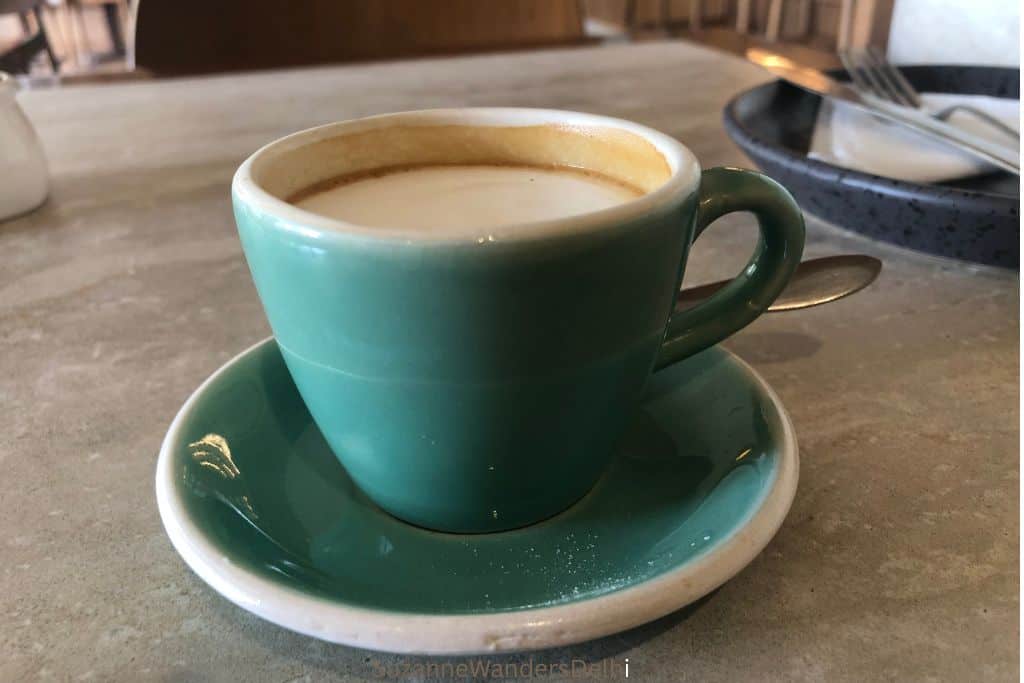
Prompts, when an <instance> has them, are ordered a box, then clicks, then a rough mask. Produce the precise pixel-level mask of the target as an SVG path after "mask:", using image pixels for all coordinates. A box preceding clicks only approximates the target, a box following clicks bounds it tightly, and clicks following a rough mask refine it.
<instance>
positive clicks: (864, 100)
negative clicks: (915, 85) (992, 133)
mask: <svg viewBox="0 0 1024 683" xmlns="http://www.w3.org/2000/svg"><path fill="white" fill-rule="evenodd" d="M747 59H749V60H750V61H751V62H753V63H754V64H757V65H758V66H760V67H762V68H764V69H766V70H768V71H770V72H771V73H773V74H775V75H776V76H778V77H779V78H781V79H782V80H784V81H787V82H789V83H792V84H793V85H795V86H797V87H799V88H802V89H804V90H806V91H807V92H810V93H813V94H815V95H819V96H821V97H827V98H829V99H831V100H837V101H839V102H845V103H847V104H850V105H852V106H854V107H857V108H858V109H862V110H864V111H866V112H868V113H871V114H874V115H875V116H879V117H881V118H884V119H887V120H889V121H894V122H896V123H900V124H902V125H904V126H906V127H908V128H912V129H914V130H916V131H917V132H919V133H922V134H924V135H927V136H928V137H930V138H932V139H934V140H939V141H941V142H944V143H946V144H948V145H952V146H953V147H956V148H957V149H961V150H963V151H965V152H967V153H969V154H972V155H974V156H976V157H978V158H979V159H982V160H984V161H987V162H988V163H990V164H992V165H993V166H997V167H999V168H1001V169H1003V170H1004V171H1009V172H1010V173H1013V174H1015V175H1018V176H1019V175H1020V155H1019V154H1017V151H1016V150H1011V149H1008V148H1006V147H1003V146H1002V145H999V144H997V143H995V142H991V141H989V140H985V139H983V138H980V137H978V136H976V135H971V134H970V133H968V132H966V131H963V130H961V129H959V128H957V127H956V126H951V125H949V124H948V123H944V122H942V121H939V120H938V119H934V118H932V117H931V116H928V114H926V113H924V112H920V111H917V110H916V109H911V108H909V107H904V106H901V105H898V104H893V103H891V102H886V101H885V100H882V99H880V98H878V97H874V96H872V95H869V94H867V93H860V92H857V91H856V90H854V89H853V88H852V87H850V86H849V85H847V84H845V83H843V82H841V81H837V80H835V79H834V78H832V77H830V76H829V75H828V74H825V73H823V72H821V71H819V70H817V69H812V68H810V67H806V66H802V65H800V64H797V63H796V62H794V61H793V60H791V59H789V58H788V57H783V56H782V55H779V54H776V53H773V52H768V51H767V50H762V49H760V48H755V47H752V48H748V49H747Z"/></svg>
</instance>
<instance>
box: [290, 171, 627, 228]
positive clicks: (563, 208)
mask: <svg viewBox="0 0 1024 683" xmlns="http://www.w3.org/2000/svg"><path fill="white" fill-rule="evenodd" d="M642 194H643V192H642V191H640V190H639V189H636V188H633V187H631V186H629V185H626V184H623V183H620V182H617V181H615V180H612V179H610V178H607V177H605V176H601V175H598V174H594V173H590V172H586V171H582V170H577V169H572V168H544V167H535V166H497V165H495V166H487V165H451V166H448V165H444V166H441V165H434V166H415V167H411V168H402V169H394V170H390V171H388V170H384V171H379V172H374V173H372V174H360V175H355V176H348V177H341V178H335V179H333V180H329V181H327V182H323V183H318V184H317V185H315V186H313V187H310V188H307V189H306V190H303V191H301V192H298V193H297V194H295V195H294V196H292V197H291V198H289V201H290V202H291V203H292V204H295V205H296V206H298V207H300V208H302V209H305V210H307V211H311V212H313V213H317V214H320V215H322V216H327V217H329V218H335V219H338V220H341V221H345V222H346V223H351V224H355V225H363V226H367V227H381V228H407V229H410V228H411V229H422V230H424V231H428V230H433V231H445V230H460V229H467V228H489V227H497V226H502V225H512V224H517V223H528V222H533V221H544V220H550V219H556V218H565V217H567V216H575V215H578V214H584V213H591V212H594V211H600V210H601V209H606V208H608V207H610V206H615V205H616V204H622V203H624V202H628V201H630V200H632V199H636V198H637V197H639V196H641V195H642Z"/></svg>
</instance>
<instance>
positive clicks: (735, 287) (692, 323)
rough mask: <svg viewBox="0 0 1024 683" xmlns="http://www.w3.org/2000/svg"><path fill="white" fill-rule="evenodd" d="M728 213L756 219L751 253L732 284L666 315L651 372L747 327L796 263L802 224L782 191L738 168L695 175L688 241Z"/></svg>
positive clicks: (778, 290)
mask: <svg viewBox="0 0 1024 683" xmlns="http://www.w3.org/2000/svg"><path fill="white" fill-rule="evenodd" d="M734 211H749V212H751V213H753V214H754V216H755V217H756V218H757V223H758V226H759V227H760V229H761V236H760V238H759V239H758V244H757V249H756V250H755V251H754V255H753V256H752V257H751V259H750V261H749V262H748V263H747V265H746V267H744V269H743V271H742V272H741V273H740V274H739V275H737V276H736V278H735V279H734V280H733V281H732V282H730V283H729V284H728V285H726V286H725V287H723V288H722V289H720V290H719V291H717V292H715V293H714V294H712V295H711V296H710V297H709V298H708V299H707V300H706V301H702V302H701V303H699V304H697V305H696V306H694V307H693V308H690V309H688V310H685V311H681V312H679V313H674V314H672V316H671V317H670V318H669V320H668V326H667V327H666V329H665V341H664V342H663V343H662V346H661V351H660V352H659V353H658V357H657V359H656V360H655V362H654V369H655V370H658V369H661V368H663V367H665V366H666V365H671V364H672V363H675V362H678V361H681V360H683V359H684V358H687V357H689V356H692V355H693V354H695V353H697V352H698V351H703V350H704V349H706V348H708V347H709V346H712V345H713V344H716V343H718V342H720V341H722V340H723V339H725V338H726V337H728V336H729V335H731V334H733V333H734V332H737V331H739V330H741V329H743V328H744V327H746V326H747V325H749V324H750V323H751V322H753V320H754V319H755V318H757V317H758V316H759V315H761V314H762V313H764V312H765V310H766V309H767V308H768V307H769V306H770V305H771V303H772V302H773V301H775V298H776V297H777V296H778V295H779V294H780V293H781V292H782V290H783V288H784V287H785V286H786V283H787V282H788V281H789V278H790V277H791V276H792V275H793V271H794V270H795V269H796V267H797V265H799V263H800V256H801V254H802V253H803V250H804V219H803V215H802V214H801V213H800V208H799V207H798V206H797V205H796V202H795V201H794V200H793V197H792V195H790V194H789V192H787V191H786V189H785V188H784V187H782V185H779V184H778V183H777V182H775V181H774V180H772V179H771V178H769V177H768V176H765V175H761V174H760V173H755V172H754V171H746V170H743V169H739V168H727V167H720V168H710V169H708V170H706V171H704V172H703V173H701V179H700V195H699V200H698V205H697V218H696V226H695V231H694V239H695V240H696V239H697V238H698V237H699V236H700V235H701V233H703V232H704V229H705V228H707V227H708V226H709V225H710V224H711V223H712V222H713V221H714V220H715V219H717V218H719V217H721V216H724V215H725V214H727V213H732V212H734Z"/></svg>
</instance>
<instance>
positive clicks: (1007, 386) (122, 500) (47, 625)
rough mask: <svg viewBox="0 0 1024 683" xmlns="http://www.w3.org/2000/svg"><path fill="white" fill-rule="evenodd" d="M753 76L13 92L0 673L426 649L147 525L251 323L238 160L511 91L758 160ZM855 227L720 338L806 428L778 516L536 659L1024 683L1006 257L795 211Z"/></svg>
mask: <svg viewBox="0 0 1024 683" xmlns="http://www.w3.org/2000/svg"><path fill="white" fill-rule="evenodd" d="M763 79H764V76H763V75H762V74H761V73H760V72H758V71H757V70H756V69H755V68H753V67H751V66H749V65H747V64H745V63H743V62H741V61H739V60H737V59H735V58H732V57H729V56H726V55H723V54H720V53H717V52H712V51H709V50H707V49H703V48H698V47H694V46H691V45H687V44H683V43H647V44H641V45H619V46H614V47H600V48H586V49H572V50H569V49H566V50H551V51H541V52H531V53H525V54H516V55H493V56H480V57H466V58H458V59H437V60H427V61H417V62H395V63H390V64H375V65H360V66H347V67H332V68H320V69H305V70H298V71H282V72H272V73H260V74H252V75H240V76H239V75H232V76H225V77H216V78H204V79H193V80H174V81H160V82H139V83H131V84H119V85H105V86H100V85H93V86H82V87H74V88H66V89H58V90H49V91H33V92H25V93H23V94H22V95H21V96H20V101H21V103H22V105H23V106H24V108H25V110H26V111H27V113H28V115H29V116H30V118H31V119H32V121H33V122H34V123H35V125H36V127H37V128H38V130H39V133H40V135H41V137H42V139H43V143H44V145H45V148H46V152H47V154H48V156H49V159H50V164H51V171H52V174H53V193H52V197H51V199H50V200H49V202H48V203H47V204H46V205H45V206H44V207H43V208H42V209H40V210H39V211H36V212H35V213H32V214H30V215H28V216H25V217H22V218H19V219H16V220H13V221H9V222H6V223H0V397H2V403H0V406H2V410H0V557H2V559H3V562H2V574H0V680H2V681H23V680H35V679H42V680H62V681H63V680H68V681H79V680H81V681H85V680H95V681H142V680H160V681H169V680H182V681H186V680H187V681H222V680H223V681H241V680H245V681H320V680H333V679H335V678H344V677H353V678H373V677H374V674H375V673H376V672H378V671H379V668H378V665H379V664H380V663H387V664H389V665H391V666H395V665H398V664H401V663H406V664H408V663H410V662H412V663H416V662H423V661H425V660H422V659H408V658H397V657H389V656H386V655H378V654H376V653H372V652H368V651H362V650H356V649H351V648H347V647H342V646H335V645H330V644H326V643H322V642H318V641H316V640H312V639H310V638H306V637H303V636H299V635H296V634H293V633H290V632H288V631H286V630H284V629H281V628H279V627H277V626H273V625H271V624H269V623H265V622H263V621H261V620H259V619H258V618H256V617H253V616H251V615H250V614H248V613H247V612H244V611H242V610H241V609H238V608H236V607H234V606H233V605H231V604H230V603H228V602H227V601H226V600H225V599H223V598H221V597H220V596H219V595H218V594H216V593H215V592H214V591H213V590H211V589H209V588H207V587H206V585H205V584H203V583H202V582H201V581H200V580H199V579H198V578H197V577H196V576H195V575H194V574H193V573H192V572H191V571H190V570H189V569H188V568H187V567H186V566H185V564H184V563H183V562H182V560H181V559H180V558H179V557H178V555H177V554H176V553H175V552H174V550H173V549H172V547H171V544H170V542H169V541H168V539H167V537H166V536H165V535H164V532H163V529H162V527H161V525H160V520H159V518H158V516H157V510H156V503H155V500H154V492H153V474H154V467H155V464H156V453H157V449H158V447H159V444H160V441H161V439H162V437H163V435H164V431H165V430H166V428H167V426H168V424H169V422H170V420H171V418H172V417H173V416H174V414H175V412H176V411H177V409H178V407H179V406H180V405H181V403H182V402H183V401H184V400H185V398H186V397H187V396H188V395H189V393H190V392H191V391H192V390H193V389H194V388H195V387H196V386H197V385H198V384H199V383H200V382H201V381H202V380H203V379H204V378H205V377H206V376H207V375H209V374H210V373H211V372H213V371H214V370H215V369H216V368H217V367H218V366H219V365H220V364H221V363H222V362H223V361H225V360H227V359H228V358H230V357H231V356H233V355H234V354H235V353H237V352H238V351H240V350H242V349H244V348H246V347H247V346H249V345H250V344H252V343H253V342H254V341H256V340H258V339H260V338H262V337H264V336H266V335H267V334H268V327H267V324H266V321H265V319H264V317H263V313H262V311H261V309H260V305H259V302H258V301H257V298H256V292H255V290H254V289H253V286H252V283H251V281H250V279H249V274H248V272H247V269H246V265H245V262H244V260H243V257H242V254H241V251H240V247H239V243H238V239H237V237H236V234H235V228H234V225H233V221H232V218H231V210H230V206H229V200H228V185H229V182H230V178H231V174H232V171H233V170H234V168H235V167H236V165H237V164H238V163H239V162H240V161H241V160H242V159H243V158H244V157H245V156H247V155H248V154H249V153H250V152H252V151H253V150H255V149H256V148H257V147H259V146H260V145H262V144H264V143H265V142H268V141H270V140H272V139H274V138H276V137H278V136H281V135H283V134H285V133H289V132H291V131H295V130H298V129H301V128H306V127H308V126H313V125H317V124H321V123H325V122H328V121H334V120H337V119H344V118H349V117H354V116H362V115H365V114H375V113H379V112H386V111H394V110H402V109H413V108H423V107H436V106H453V105H521V106H539V107H555V108H563V109H577V110H582V111H590V112H597V113H601V114H610V115H613V116H619V117H625V118H629V119H633V120H636V121H638V122H640V123H644V124H647V125H650V126H654V127H655V128H659V129H661V130H663V131H665V132H667V133H669V134H671V135H674V136H676V137H678V138H679V139H681V140H682V141H683V142H685V143H686V144H687V145H689V146H690V147H691V148H692V149H693V150H694V152H696V154H697V156H698V157H699V158H700V160H701V161H702V163H703V164H704V165H705V166H713V165H717V164H738V165H749V162H748V161H747V160H746V159H744V157H743V156H742V154H741V153H740V152H739V151H738V150H737V148H736V147H734V146H733V145H732V143H730V141H729V140H728V138H727V137H726V135H725V132H724V130H723V128H722V125H721V115H720V112H721V109H722V106H723V105H724V104H725V102H726V101H727V100H728V99H729V97H730V96H732V95H733V94H735V93H736V92H737V91H739V90H740V89H741V88H744V87H746V86H748V85H751V84H754V83H756V82H758V81H760V80H763ZM0 182H2V179H0ZM753 238H754V230H753V229H752V227H751V226H750V225H749V221H748V220H745V219H744V218H743V217H738V218H733V219H730V220H725V221H722V222H721V224H716V226H714V227H713V228H712V229H711V230H709V231H708V232H707V233H706V234H705V236H703V237H702V238H701V239H700V241H699V242H698V245H697V246H696V247H695V249H694V251H693V255H692V257H691V264H692V265H691V266H690V268H689V272H688V273H687V283H690V284H694V283H697V282H700V281H703V280H709V279H712V278H720V277H726V276H729V275H732V274H734V273H735V272H737V270H738V269H739V268H740V267H741V265H742V263H743V262H744V261H745V259H746V257H747V255H749V253H750V250H751V249H752V242H753ZM849 251H859V252H867V253H870V254H874V255H876V256H879V257H880V258H882V259H883V260H884V262H885V269H884V271H883V273H882V275H881V277H880V279H879V280H878V282H877V283H876V284H875V285H874V286H872V287H871V288H869V289H868V290H865V291H864V292H862V293H861V294H858V295H857V296H855V297H851V298H850V299H847V300H844V301H841V302H838V303H835V304H833V305H829V306H824V307H821V308H817V309H813V310H808V311H803V312H793V313H783V314H773V315H769V316H765V317H763V318H761V319H760V320H759V321H757V322H756V323H754V324H753V325H751V326H750V327H749V328H748V329H747V330H745V331H744V332H742V333H740V334H739V335H738V336H736V337H735V338H734V339H732V340H731V341H729V342H728V343H727V346H728V347H729V348H731V349H732V350H734V351H736V352H737V353H739V354H740V355H741V356H742V357H743V358H745V359H746V360H748V361H750V362H751V363H753V364H754V365H755V366H756V367H757V368H758V369H759V370H760V371H761V372H762V373H763V374H764V375H765V377H766V378H767V379H768V380H769V381H770V382H771V383H772V384H773V385H774V387H775V388H776V389H777V391H778V393H779V394H780V395H781V397H782V399H783V400H784V401H785V403H786V404H787V406H788V408H789V411H790V413H791V415H792V418H793V421H794V423H795V425H796V429H797V433H798V436H799V439H800V450H801V457H802V471H801V480H800V488H799V491H798V492H797V495H796V501H795V503H794V505H793V509H792V512H791V513H790V515H789V518H788V519H787V520H786V522H785V524H784V525H783V527H782V529H781V531H780V532H779V534H778V536H777V537H776V538H775V539H774V540H773V541H772V542H771V544H770V545H769V546H768V548H767V549H766V550H765V551H764V552H763V553H762V554H761V555H760V556H759V557H758V558H757V559H756V560H755V561H754V562H753V563H752V564H751V565H750V566H749V567H748V568H747V569H746V570H744V571H743V572H742V573H741V574H740V575H739V576H737V577H736V578H735V579H734V580H733V581H731V582H730V583H728V584H726V585H725V586H724V587H723V588H722V589H721V590H720V591H718V592H717V593H716V594H715V595H713V596H712V597H711V598H710V599H709V600H707V601H706V602H705V603H704V604H703V605H701V606H700V607H699V608H697V609H693V610H689V611H684V612H681V613H676V614H674V615H671V616H669V617H666V618H664V619H662V620H660V621H658V622H655V623H654V624H651V625H648V626H645V627H641V628H639V629H635V630H633V631H630V632H627V633H624V634H621V635H619V636H612V637H609V638H605V639H602V640H600V641H596V642H593V643H587V644H584V645H581V646H578V647H572V648H566V649H563V650H556V651H548V652H541V653H537V654H535V655H534V657H535V659H536V660H537V661H546V662H555V661H560V662H571V661H572V660H574V659H579V660H583V661H586V662H588V663H594V662H599V661H601V660H611V659H619V660H622V659H624V658H626V657H629V659H630V672H631V678H636V679H637V680H664V681H679V680H692V681H740V680H759V681H762V680H780V681H782V680H785V681H790V680H830V681H831V680H850V681H867V680H879V679H884V680H900V681H904V680H912V681H913V680H956V681H964V680H1017V670H1018V664H1017V654H1016V653H1017V643H1018V636H1019V631H1018V601H1017V595H1018V564H1017V558H1018V460H1017V458H1018V454H1017V449H1018V413H1019V411H1018V370H1019V367H1018V325H1019V319H1018V304H1017V300H1018V279H1017V275H1016V273H1009V272H1001V271H995V270H989V269H983V268H978V267H974V266H970V265H965V264H961V263H956V262H952V261H942V260H936V259H930V258H926V257H922V256H917V255H914V254H911V253H909V252H905V251H900V250H897V249H893V248H889V247H886V246H883V245H880V244H876V243H873V242H871V241H868V240H866V239H862V238H860V237H856V236H848V235H846V234H844V233H842V232H840V231H838V230H836V229H834V228H831V227H828V226H824V225H822V224H820V223H817V222H814V221H811V222H810V225H809V245H808V248H807V253H808V254H809V255H823V254H831V253H837V252H849ZM499 659H500V658H499ZM501 661H504V660H501ZM392 670H393V671H398V670H395V669H392ZM411 671H415V669H411Z"/></svg>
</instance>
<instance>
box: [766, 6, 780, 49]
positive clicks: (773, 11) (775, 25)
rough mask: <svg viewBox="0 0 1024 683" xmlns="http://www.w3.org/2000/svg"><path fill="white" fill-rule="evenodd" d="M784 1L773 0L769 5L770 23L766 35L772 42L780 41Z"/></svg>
mask: <svg viewBox="0 0 1024 683" xmlns="http://www.w3.org/2000/svg"><path fill="white" fill-rule="evenodd" d="M782 2H783V0H772V1H771V4H770V5H768V24H767V26H766V27H765V31H764V37H765V38H766V39H767V40H768V41H770V42H772V43H777V42H778V41H779V33H780V32H781V31H782Z"/></svg>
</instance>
